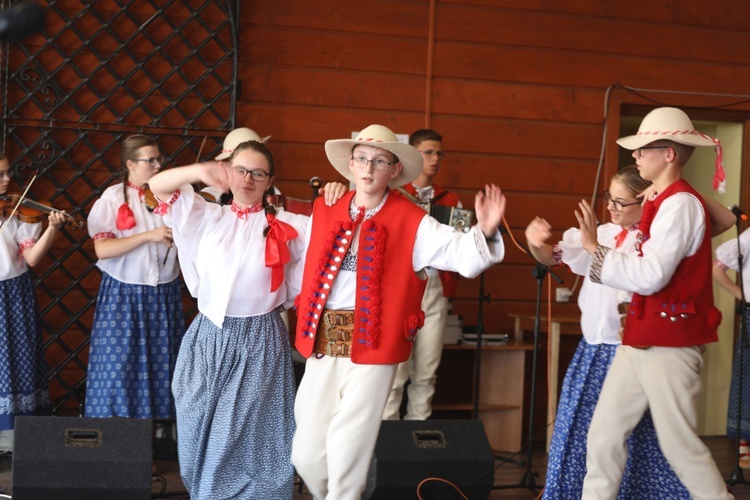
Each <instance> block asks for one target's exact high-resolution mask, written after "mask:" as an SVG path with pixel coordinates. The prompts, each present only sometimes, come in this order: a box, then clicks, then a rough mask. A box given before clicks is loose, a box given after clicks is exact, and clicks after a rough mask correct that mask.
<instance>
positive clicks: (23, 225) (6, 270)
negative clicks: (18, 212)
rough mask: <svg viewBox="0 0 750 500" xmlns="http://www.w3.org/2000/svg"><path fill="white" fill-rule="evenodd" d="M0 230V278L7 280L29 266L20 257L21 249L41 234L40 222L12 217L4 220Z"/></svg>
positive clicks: (28, 246) (26, 269) (35, 240)
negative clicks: (0, 242) (30, 222)
mask: <svg viewBox="0 0 750 500" xmlns="http://www.w3.org/2000/svg"><path fill="white" fill-rule="evenodd" d="M0 220H2V219H0ZM0 231H2V235H1V236H0V239H1V240H2V245H0V280H9V279H12V278H15V277H17V276H20V275H22V274H23V273H25V272H26V271H28V269H29V266H28V264H26V261H25V260H24V258H23V257H21V250H22V249H24V250H25V249H27V248H31V247H33V246H34V244H36V242H37V240H38V239H39V237H40V236H41V234H42V223H41V222H38V223H36V224H29V223H27V222H21V221H19V220H18V218H17V217H12V218H10V219H8V220H6V221H5V224H4V225H3V227H2V228H0Z"/></svg>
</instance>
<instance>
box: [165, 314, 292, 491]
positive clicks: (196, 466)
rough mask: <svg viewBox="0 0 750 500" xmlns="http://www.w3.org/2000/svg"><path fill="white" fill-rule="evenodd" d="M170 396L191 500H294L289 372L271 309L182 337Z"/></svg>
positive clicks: (199, 324)
mask: <svg viewBox="0 0 750 500" xmlns="http://www.w3.org/2000/svg"><path fill="white" fill-rule="evenodd" d="M173 391H174V395H175V403H176V405H177V447H178V453H179V462H180V475H181V476H182V481H183V483H184V484H185V487H186V488H187V489H188V492H189V493H190V498H191V499H192V500H201V499H211V500H213V499H216V498H253V499H254V498H259V499H260V498H262V499H264V500H275V499H283V500H288V499H290V498H292V493H293V482H294V468H293V467H292V463H291V454H292V437H293V434H294V429H295V422H294V393H295V387H294V368H293V365H292V354H291V348H290V346H289V335H288V333H287V329H286V326H284V322H283V321H282V319H281V316H280V315H279V313H278V312H277V311H272V312H270V313H268V314H264V315H261V316H252V317H249V318H230V317H227V318H225V319H224V327H223V328H219V327H218V326H216V325H214V324H213V323H212V322H211V321H209V319H208V318H206V317H205V316H204V315H203V314H199V315H198V316H197V317H196V318H195V320H194V321H193V323H192V325H190V328H189V329H188V331H187V332H186V333H185V338H184V339H183V341H182V347H181V348H180V356H179V358H178V359H177V368H176V370H175V375H174V383H173Z"/></svg>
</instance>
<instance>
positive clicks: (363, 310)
mask: <svg viewBox="0 0 750 500" xmlns="http://www.w3.org/2000/svg"><path fill="white" fill-rule="evenodd" d="M325 149H326V154H327V156H328V160H329V161H330V162H331V164H332V165H333V166H334V167H335V168H336V170H338V171H339V173H341V174H342V175H343V176H344V177H346V178H347V179H348V180H349V181H351V182H353V183H354V184H355V185H356V189H355V190H354V191H351V192H349V193H347V194H346V195H344V197H343V198H342V199H341V200H339V201H338V203H336V204H335V205H333V206H331V207H328V206H326V205H325V204H323V203H320V202H316V204H315V206H314V208H313V215H312V219H311V224H312V227H311V228H310V229H309V230H308V237H309V241H308V245H307V258H306V263H305V269H304V274H303V280H302V284H301V294H300V296H299V300H298V303H297V332H296V341H295V345H296V347H297V349H298V350H299V352H300V353H301V354H302V355H303V356H305V357H306V358H308V360H307V363H306V366H305V374H304V377H303V378H302V382H301V384H300V386H299V390H298V391H297V399H296V402H295V418H296V421H297V431H296V432H295V435H294V441H293V444H292V463H293V464H294V466H295V467H296V468H297V472H298V473H299V474H300V476H301V477H302V479H303V480H304V481H305V484H306V485H307V487H308V489H309V490H310V492H311V493H312V494H313V496H314V497H315V498H328V499H334V498H336V499H340V498H348V499H354V498H359V497H360V495H361V494H362V491H363V490H364V488H365V483H366V479H367V471H368V467H369V465H370V460H371V458H372V454H373V450H374V448H375V442H376V439H377V436H378V431H379V428H380V421H381V417H382V415H383V408H384V407H385V403H386V400H387V399H388V394H389V392H390V389H391V385H392V383H393V379H394V376H395V373H396V367H397V365H398V363H401V362H403V361H406V360H407V359H408V358H409V354H410V352H411V347H412V342H413V340H414V338H415V336H416V335H418V333H417V331H418V330H419V328H420V327H421V326H422V323H423V321H424V313H423V312H422V311H421V309H420V303H421V299H422V294H423V292H424V289H425V279H424V272H423V270H424V269H425V268H426V267H428V266H429V267H433V268H437V269H444V270H450V271H457V272H459V273H461V274H462V275H464V276H467V277H474V276H477V275H478V274H479V273H481V272H482V271H483V270H484V269H486V268H487V267H489V266H490V265H492V264H493V263H496V262H500V261H501V260H502V258H503V256H504V253H505V248H504V246H503V242H502V240H501V239H500V234H499V232H498V226H499V224H500V222H501V219H502V216H503V213H504V211H505V197H504V196H503V194H502V192H501V191H500V189H499V188H498V187H497V186H495V185H488V186H486V187H485V189H484V191H480V192H479V193H477V195H476V199H475V209H476V215H477V220H478V224H477V225H476V226H474V227H473V228H472V229H471V230H470V231H469V232H468V233H461V232H459V231H456V230H454V229H452V228H451V227H449V226H446V225H443V224H440V223H439V222H438V221H436V220H435V219H433V218H432V217H430V216H429V215H427V214H426V213H425V212H424V210H422V209H421V208H420V207H418V206H416V205H414V204H413V203H411V202H409V201H408V200H406V199H405V198H402V197H398V196H394V195H393V194H392V193H391V192H390V190H389V188H390V189H395V188H397V187H400V186H402V185H404V184H406V183H408V182H411V181H412V180H414V179H415V178H416V177H417V176H418V175H419V174H420V172H421V171H422V157H421V155H420V154H419V151H417V150H416V149H415V148H414V147H412V146H410V145H408V144H403V143H400V142H398V140H397V139H396V136H395V135H394V134H393V132H391V131H390V130H389V129H388V128H386V127H383V126H381V125H371V126H369V127H367V128H365V129H364V130H362V131H361V132H360V133H359V134H358V135H357V137H356V138H355V139H354V140H345V139H342V140H331V141H328V142H326V145H325Z"/></svg>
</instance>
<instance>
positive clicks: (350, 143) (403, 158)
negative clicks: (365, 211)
mask: <svg viewBox="0 0 750 500" xmlns="http://www.w3.org/2000/svg"><path fill="white" fill-rule="evenodd" d="M360 145H361V146H373V147H376V148H381V149H385V150H386V151H390V152H391V153H393V154H394V155H396V156H397V157H398V161H399V162H400V163H401V165H402V166H403V168H402V170H401V173H400V174H399V175H398V176H397V177H394V178H393V179H391V180H390V181H389V182H388V186H389V187H391V188H392V189H395V188H398V187H401V186H403V185H405V184H408V183H409V182H411V181H413V180H414V179H416V178H417V177H419V174H421V173H422V168H423V166H424V162H423V161H422V155H421V154H420V153H419V151H417V149H416V148H414V147H413V146H410V145H409V144H404V143H403V142H399V140H398V138H397V137H396V134H394V133H393V132H391V130H390V129H389V128H388V127H384V126H382V125H370V126H369V127H367V128H365V129H363V130H362V131H361V132H360V133H359V134H357V137H355V138H354V139H333V140H330V141H326V155H327V156H328V161H330V162H331V165H333V166H334V167H335V168H336V170H338V172H339V173H340V174H341V175H343V176H344V177H346V178H347V179H348V180H349V181H350V182H354V176H353V175H352V173H351V171H350V170H349V158H351V156H352V148H354V146H360Z"/></svg>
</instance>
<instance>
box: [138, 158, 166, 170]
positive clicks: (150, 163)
mask: <svg viewBox="0 0 750 500" xmlns="http://www.w3.org/2000/svg"><path fill="white" fill-rule="evenodd" d="M133 161H147V162H148V166H149V167H151V168H154V167H156V166H157V165H162V164H163V163H164V157H163V156H158V157H156V158H135V159H134V160H133Z"/></svg>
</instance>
